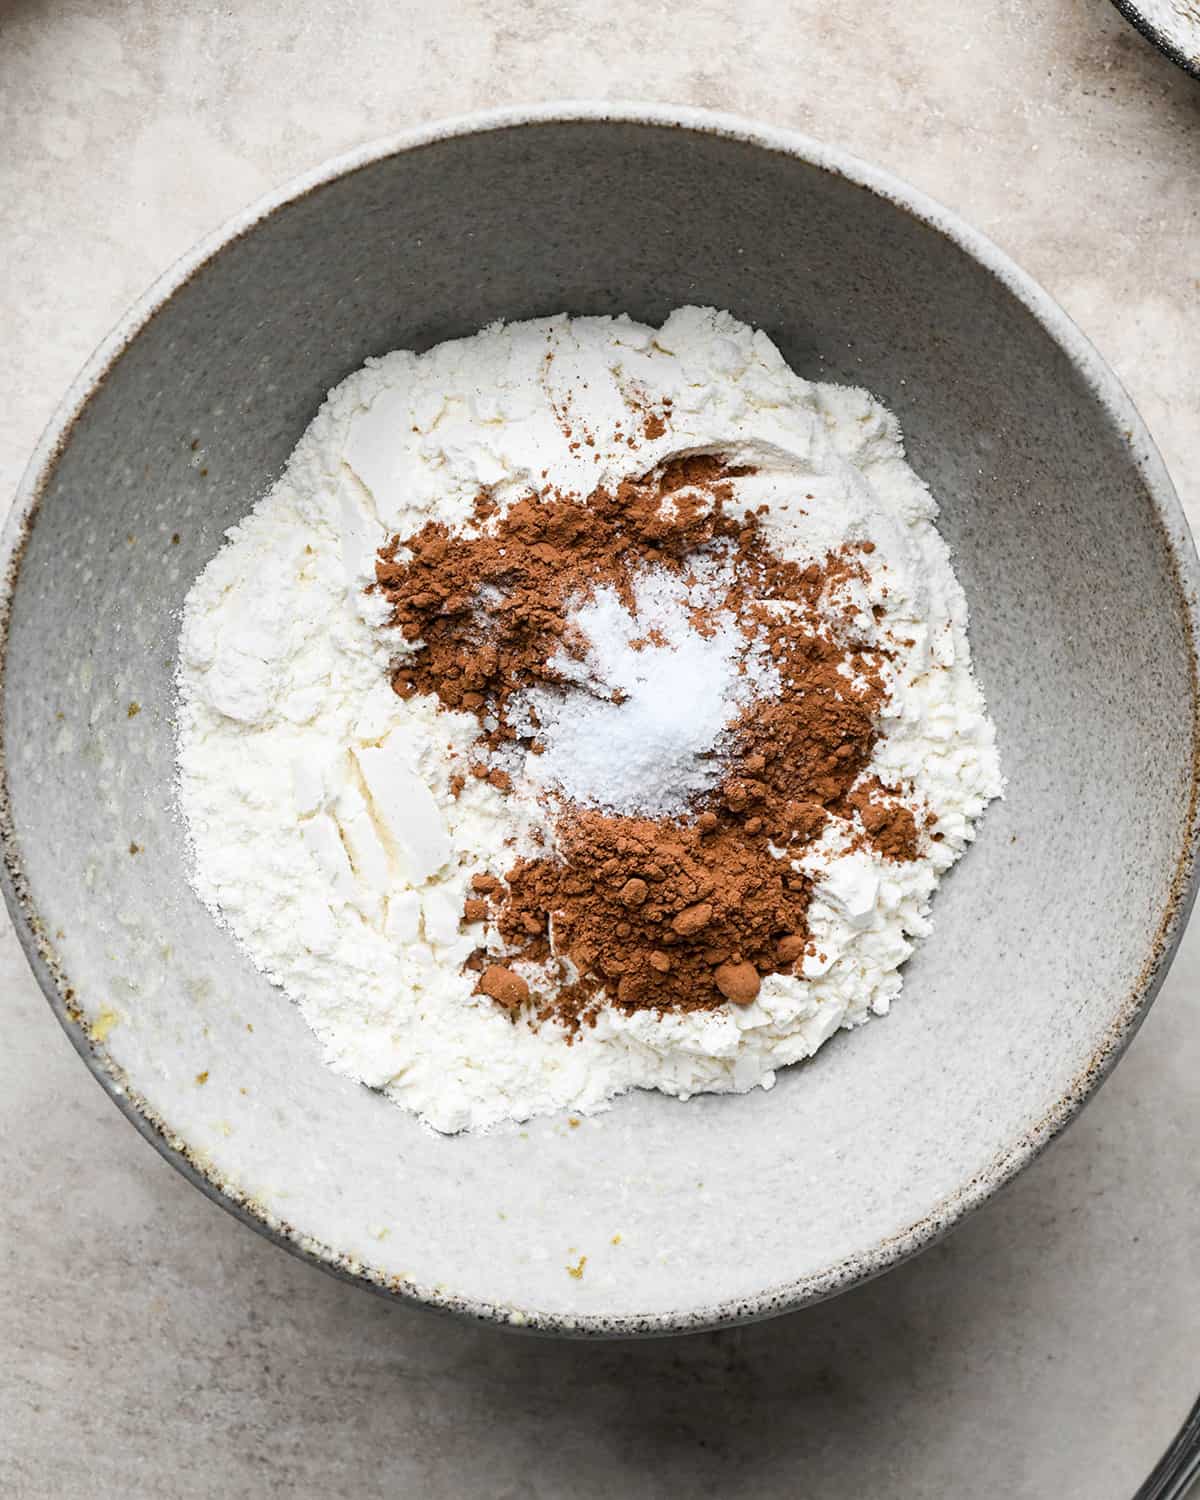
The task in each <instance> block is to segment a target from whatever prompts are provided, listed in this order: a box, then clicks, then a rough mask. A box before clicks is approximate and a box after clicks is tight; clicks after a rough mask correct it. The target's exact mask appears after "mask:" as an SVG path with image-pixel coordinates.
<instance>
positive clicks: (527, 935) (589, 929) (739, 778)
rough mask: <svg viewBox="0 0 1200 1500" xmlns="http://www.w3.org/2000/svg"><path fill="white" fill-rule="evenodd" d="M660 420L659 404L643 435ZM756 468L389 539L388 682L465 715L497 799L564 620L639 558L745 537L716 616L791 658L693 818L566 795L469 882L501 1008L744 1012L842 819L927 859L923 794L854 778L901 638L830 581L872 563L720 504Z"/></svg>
mask: <svg viewBox="0 0 1200 1500" xmlns="http://www.w3.org/2000/svg"><path fill="white" fill-rule="evenodd" d="M653 420H654V417H653V415H652V414H649V413H648V414H647V417H646V425H647V428H648V427H649V425H650V424H651V423H652V421H653ZM744 472H746V471H745V470H737V469H731V468H728V467H727V466H726V465H725V464H724V463H723V462H722V460H721V459H720V458H719V457H716V456H712V455H703V456H699V457H692V458H687V459H683V460H677V461H674V462H672V463H669V464H667V465H666V466H665V467H663V468H661V469H659V470H656V471H654V472H652V473H651V474H650V475H647V476H644V477H643V478H641V479H637V480H630V481H626V482H625V483H623V484H621V485H620V486H619V487H618V488H617V489H616V490H615V491H612V492H609V491H607V490H604V489H598V490H596V491H595V492H594V493H593V494H591V495H590V496H588V497H587V498H586V500H581V499H580V498H579V497H577V496H573V495H564V494H561V493H558V492H556V491H551V490H548V491H545V492H543V493H542V494H531V495H529V496H528V497H526V498H524V499H521V500H518V501H516V502H515V503H513V504H512V505H511V506H510V507H509V509H508V510H507V511H506V512H504V513H503V514H502V515H500V514H497V512H496V507H495V505H494V503H493V502H492V501H491V498H490V497H489V496H487V495H482V496H481V497H480V499H479V502H478V503H477V505H476V510H475V525H474V529H473V530H472V531H471V532H469V533H468V534H467V535H461V536H459V535H456V536H452V535H451V533H450V532H449V530H448V529H447V528H446V527H445V526H444V525H443V524H441V523H439V522H429V523H427V524H426V525H425V526H424V527H423V528H422V529H421V530H420V531H419V532H417V533H416V534H415V535H414V536H411V537H408V538H406V539H404V541H403V542H401V540H400V539H399V538H394V539H393V540H392V541H391V542H390V543H389V544H388V546H387V547H386V548H384V549H383V551H382V552H381V553H380V557H379V560H378V563H377V567H376V584H375V588H376V589H377V590H378V591H379V592H380V593H382V595H383V596H384V597H385V599H386V600H387V602H388V604H389V605H390V606H391V618H390V623H391V624H393V625H394V626H396V627H398V629H399V630H400V632H401V634H402V635H403V637H404V639H405V640H406V641H408V642H410V643H411V644H412V646H413V647H414V648H415V649H414V650H412V651H411V652H410V653H408V654H406V655H405V656H404V657H403V658H402V659H401V660H400V661H399V662H398V663H397V666H396V669H395V673H394V676H393V687H394V689H395V691H396V692H397V693H398V694H399V695H400V696H401V697H405V698H407V697H410V696H412V695H414V694H417V693H432V694H435V695H436V696H437V698H438V700H439V701H440V702H441V703H442V704H443V705H444V706H445V707H447V708H451V709H455V710H459V711H465V712H468V713H471V714H473V715H474V716H475V718H476V719H477V721H478V723H479V733H478V739H477V742H476V747H475V751H474V752H473V754H474V757H475V758H474V760H473V762H472V765H471V771H472V774H474V775H476V776H478V777H480V778H483V779H486V780H487V781H488V782H489V783H490V784H491V785H492V786H494V787H496V788H497V789H498V790H500V791H501V792H504V793H508V792H509V791H510V790H511V787H512V776H513V774H515V773H516V772H517V771H518V770H519V767H520V764H521V763H522V760H523V757H524V755H525V753H527V752H532V753H537V752H538V750H539V748H540V746H539V743H538V741H537V738H536V728H537V726H536V724H535V725H534V726H533V729H534V732H533V733H531V732H530V727H529V725H528V723H522V722H520V721H519V716H517V715H516V714H515V713H514V712H513V709H514V700H515V698H516V697H517V695H518V694H519V693H521V692H522V691H523V690H527V689H529V688H531V687H535V686H539V685H542V686H544V685H546V684H551V685H557V686H560V687H562V688H563V689H564V690H565V689H566V688H567V687H568V686H569V684H568V683H567V682H566V681H565V680H564V679H563V677H562V675H561V671H560V669H559V668H556V667H555V666H554V664H553V663H554V660H555V658H556V657H557V658H558V659H559V660H560V662H561V659H562V658H561V656H560V655H559V653H560V652H564V651H565V652H566V653H567V654H568V655H570V654H571V653H575V654H576V655H578V654H579V652H580V650H581V646H580V642H579V641H578V640H577V639H576V638H575V635H574V632H573V627H572V625H571V612H572V609H573V608H577V607H578V604H579V602H580V600H586V599H588V598H590V597H591V596H592V595H594V592H595V590H596V589H597V588H599V587H601V586H607V587H611V588H612V589H614V590H615V591H616V592H617V594H618V597H620V598H621V600H622V602H623V603H626V604H627V606H628V607H630V608H631V610H632V602H633V579H634V577H635V575H636V574H637V573H638V572H639V570H644V569H646V568H660V569H664V570H667V571H668V572H673V573H675V574H677V575H679V576H681V577H682V578H683V579H684V580H685V581H687V580H688V578H689V570H690V569H691V568H692V567H694V566H695V562H696V559H698V558H699V557H702V556H704V555H706V553H711V549H712V548H713V547H714V546H716V545H720V546H724V547H726V548H732V549H733V552H734V556H735V559H736V565H737V566H736V570H735V573H734V575H733V576H734V578H735V582H734V583H733V584H731V585H730V587H729V588H728V591H727V594H726V597H725V598H724V599H723V600H722V602H721V606H720V608H721V611H722V613H723V615H725V616H726V617H729V616H731V617H732V618H733V619H735V620H736V621H737V623H738V626H739V628H740V629H741V631H742V633H743V634H744V636H745V637H746V639H747V641H754V642H756V643H758V644H759V645H761V646H763V647H765V648H766V650H767V651H768V652H769V653H770V658H771V660H772V661H773V662H774V664H775V667H776V669H777V672H778V678H779V683H780V687H779V690H778V692H777V693H776V694H775V695H774V696H771V697H762V698H759V699H758V700H756V701H755V702H754V703H753V704H752V705H751V707H750V708H748V709H746V710H744V711H743V712H742V714H741V716H740V718H738V719H737V720H736V721H735V722H734V723H733V724H732V725H731V727H730V729H729V731H728V733H727V735H726V741H727V743H725V744H724V745H723V747H722V749H721V752H720V753H721V755H722V757H723V773H722V775H721V779H720V780H719V782H718V784H717V785H716V786H715V787H713V788H712V790H711V792H709V793H706V794H703V795H701V796H699V797H697V799H696V800H695V805H693V806H690V807H689V808H688V811H687V812H686V813H685V814H683V815H681V816H677V817H658V818H652V817H636V816H628V815H619V814H616V813H612V812H606V811H604V810H603V809H600V808H591V807H582V806H577V805H575V804H571V803H569V802H563V803H562V804H561V805H558V806H557V807H556V826H555V836H554V842H553V847H552V848H550V849H548V850H547V851H546V852H545V853H543V854H541V855H539V856H537V857H527V858H523V859H518V860H517V861H516V862H515V863H514V864H513V866H512V867H511V868H510V869H509V870H507V871H506V872H505V874H504V876H503V878H499V877H497V876H496V875H494V874H492V873H491V872H481V873H477V874H476V875H474V876H473V877H472V881H471V886H472V890H473V892H474V895H473V897H472V898H471V899H468V900H467V902H466V903H465V906H464V911H463V919H464V921H465V922H468V923H470V922H483V921H487V922H488V923H489V931H491V932H492V933H493V938H492V939H490V940H489V943H488V948H487V953H486V955H485V953H484V952H483V951H481V950H476V953H475V954H473V955H472V958H471V959H469V960H468V965H467V967H468V968H469V969H473V970H475V971H476V972H477V973H478V975H479V978H478V989H479V991H480V993H482V994H483V995H485V996H487V997H488V998H490V999H491V1000H493V1001H494V1002H495V1003H496V1004H497V1005H499V1006H501V1007H502V1008H503V1009H504V1010H506V1011H507V1012H508V1013H509V1014H510V1015H513V1016H515V1015H516V1014H517V1013H518V1012H520V1011H522V1010H525V1011H526V1012H527V1013H528V1014H529V1015H530V1016H531V1018H532V1019H534V1020H535V1021H537V1020H548V1019H555V1020H558V1021H561V1022H563V1023H565V1024H566V1025H567V1026H568V1027H569V1028H575V1027H578V1026H580V1025H588V1024H593V1023H594V1021H595V1018H596V1014H597V1012H598V1009H599V1006H600V1005H601V1004H604V1003H609V1004H613V1005H615V1006H616V1007H618V1008H619V1009H621V1010H624V1011H627V1012H632V1011H636V1010H643V1009H649V1010H654V1011H658V1012H665V1011H668V1010H670V1011H682V1012H687V1011H694V1010H703V1009H711V1008H713V1007H716V1006H720V1005H723V1004H726V1003H732V1004H734V1005H748V1004H751V1003H752V1002H753V1001H754V999H755V998H756V996H757V995H758V992H759V989H760V985H761V981H762V976H764V975H766V974H771V973H780V972H782V973H790V972H792V971H793V968H794V966H796V965H798V964H800V963H802V961H803V958H804V955H805V952H806V951H807V950H808V949H809V947H810V946H811V945H810V941H809V934H808V925H807V910H808V904H809V900H810V898H811V883H810V881H809V880H808V879H807V878H806V877H805V876H804V875H803V874H802V873H800V872H798V871H797V870H796V868H795V862H796V861H798V860H799V859H800V858H801V857H802V856H803V855H804V852H805V850H806V849H807V847H808V846H809V845H810V844H811V843H812V841H813V840H814V839H817V838H819V837H820V836H821V834H822V833H823V832H824V830H825V828H826V826H827V825H828V823H829V820H830V818H831V817H835V818H838V819H841V820H843V821H844V824H845V826H846V827H847V828H848V829H849V830H850V833H851V837H852V840H854V841H857V842H859V843H861V844H864V845H868V846H870V847H873V848H874V849H876V850H877V851H878V853H879V854H880V855H882V856H883V857H884V858H886V859H891V860H911V859H915V858H917V857H918V855H919V852H920V847H921V842H922V839H923V837H924V830H923V827H922V823H921V820H920V818H919V816H918V814H917V813H916V812H915V811H914V809H913V806H912V796H911V790H910V789H907V788H888V787H886V786H884V785H882V783H880V782H879V781H878V780H877V779H874V778H872V779H870V780H868V779H866V778H865V777H864V772H865V770H866V767H867V766H868V765H869V763H870V760H871V756H872V752H873V749H874V746H875V741H876V738H877V734H878V729H877V725H878V721H879V713H880V709H881V708H882V706H883V704H884V702H885V699H886V696H887V692H886V688H885V682H884V673H883V668H884V666H885V663H886V659H887V655H888V651H887V648H886V646H883V645H881V644H880V643H879V642H878V641H876V640H875V639H874V637H873V635H872V637H871V638H870V639H868V638H866V637H864V636H863V635H862V634H861V633H860V632H861V626H860V623H859V617H858V615H857V612H856V610H855V609H854V608H853V607H851V606H850V605H849V604H843V603H842V602H840V600H841V595H840V593H839V590H840V588H841V586H842V585H843V584H846V583H848V582H851V581H853V580H860V579H863V578H864V577H865V570H864V564H863V561H862V556H863V554H866V553H869V551H870V550H872V548H871V544H870V543H869V542H864V543H857V544H847V545H846V546H844V547H842V548H841V549H840V550H839V551H837V552H835V553H831V554H830V555H828V556H827V557H826V558H825V559H824V560H823V561H822V562H821V563H819V564H818V563H807V564H800V563H796V562H791V561H786V560H782V559H780V558H778V557H777V556H775V555H774V554H773V553H772V552H771V550H770V548H769V547H768V545H767V543H766V540H765V538H764V535H763V532H762V529H761V526H760V522H759V518H758V516H757V515H754V514H750V515H746V514H735V513H733V512H732V509H731V507H730V502H731V501H732V499H733V496H734V490H733V481H734V480H735V479H736V478H737V477H739V476H740V474H742V473H744ZM781 606H783V607H781ZM874 623H875V622H874V621H872V622H871V625H872V628H873V627H874ZM692 626H693V628H694V629H696V630H697V631H699V632H700V633H701V634H704V633H706V632H712V631H713V630H715V628H716V620H715V616H714V613H713V607H712V606H711V604H710V605H709V606H708V607H706V608H699V607H698V608H697V609H695V610H694V611H693V619H692ZM654 644H656V645H658V644H660V643H659V642H657V641H655V642H654ZM635 645H638V646H641V645H644V642H637V643H635ZM485 897H486V898H487V899H483V898H485ZM497 939H498V944H497V941H496V940H497ZM497 953H500V954H501V955H502V957H503V960H504V961H503V962H497V961H495V956H496V955H497ZM533 965H538V966H541V968H540V973H541V974H543V975H544V976H546V977H545V979H544V980H535V981H534V983H533V985H532V987H531V984H530V982H529V980H527V979H526V978H524V977H522V974H521V973H518V972H517V969H518V968H522V969H523V970H524V973H525V974H529V975H531V976H532V975H533V974H534V973H537V972H539V971H538V970H535V969H533V968H532V967H530V966H533Z"/></svg>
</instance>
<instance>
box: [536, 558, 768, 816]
mask: <svg viewBox="0 0 1200 1500" xmlns="http://www.w3.org/2000/svg"><path fill="white" fill-rule="evenodd" d="M732 582H733V569H732V566H731V564H730V562H729V561H728V559H727V558H725V557H722V556H721V555H720V553H719V552H714V554H713V555H711V556H709V557H707V558H701V559H699V560H697V561H696V563H695V565H694V566H693V568H692V572H691V574H690V576H689V577H688V578H684V577H682V576H680V575H679V574H676V573H671V572H668V571H667V570H666V569H665V568H661V567H660V568H647V569H645V570H643V571H642V572H641V573H640V574H638V575H637V576H636V577H635V579H634V580H633V596H634V609H633V610H630V609H629V608H628V606H627V605H626V604H625V603H624V602H623V601H622V600H621V598H620V596H619V595H618V593H617V591H616V589H614V588H613V587H611V586H610V585H606V586H604V587H602V588H599V589H597V590H596V591H595V593H594V594H593V595H592V597H591V598H589V599H588V600H587V601H585V602H581V603H580V604H579V606H578V607H577V608H576V609H575V610H574V611H573V613H572V616H571V623H572V624H573V626H574V627H575V631H576V632H577V633H578V638H579V639H581V641H582V642H585V643H586V649H585V650H584V651H583V653H582V654H581V655H578V656H570V655H568V654H567V653H566V652H565V651H562V650H560V651H559V652H558V653H557V654H556V655H555V656H554V657H552V658H551V660H550V661H549V662H548V663H547V665H548V666H549V667H550V668H551V669H552V670H553V671H554V672H555V673H556V674H557V675H558V677H559V678H560V679H561V681H562V684H563V685H562V686H555V687H549V688H545V687H539V688H536V689H533V690H531V691H530V692H529V693H527V694H526V695H525V702H524V703H523V704H522V705H521V707H522V708H523V709H524V714H522V715H521V717H522V718H526V717H527V725H528V726H532V725H534V724H536V725H537V726H538V727H537V730H536V733H537V738H538V739H539V741H540V742H541V745H542V746H543V747H544V748H543V751H542V753H541V754H540V755H531V756H530V757H529V760H528V764H527V766H526V774H527V775H528V776H529V778H530V780H531V781H533V782H534V783H535V784H536V785H538V786H540V787H542V788H544V789H546V790H548V791H553V792H557V793H558V794H560V795H561V796H563V797H566V798H568V799H570V800H571V801H573V802H576V803H579V804H581V805H583V806H589V807H597V808H602V809H604V810H605V811H607V812H615V813H622V814H625V815H629V816H642V817H663V816H668V815H678V814H680V813H683V812H685V811H686V809H687V807H688V804H689V803H691V802H692V801H693V799H694V798H696V797H697V796H698V795H699V794H700V793H702V792H705V791H708V790H709V789H710V788H712V787H713V786H715V785H716V784H717V783H718V782H719V781H720V779H721V777H722V775H723V771H724V766H723V759H724V756H723V751H724V749H725V748H726V742H727V741H728V739H729V734H728V731H729V729H730V727H731V725H732V724H733V723H734V721H735V720H736V719H737V718H738V717H739V715H740V714H741V713H742V712H743V711H744V710H745V708H746V707H747V705H748V704H749V703H750V702H752V701H753V700H754V699H755V698H761V697H769V696H772V695H774V694H776V693H778V691H779V677H778V673H777V672H776V670H775V668H774V667H773V666H772V665H771V662H770V659H769V657H768V655H767V653H766V652H765V650H764V648H763V647H762V645H761V644H760V643H758V642H757V641H754V640H747V638H746V636H745V634H744V633H743V631H742V629H741V628H740V626H739V624H738V622H737V620H736V619H735V618H734V616H733V614H732V613H731V612H730V611H729V610H722V609H720V608H719V607H717V606H718V601H719V600H720V599H721V598H722V596H723V595H724V594H725V592H726V590H727V589H728V588H729V586H730V585H731V583H732ZM697 610H701V611H703V612H704V625H705V629H704V632H702V631H701V630H699V629H697V626H696V623H695V612H696V611H697ZM530 710H532V713H530V712H529V711H530ZM522 727H523V728H525V727H526V725H522Z"/></svg>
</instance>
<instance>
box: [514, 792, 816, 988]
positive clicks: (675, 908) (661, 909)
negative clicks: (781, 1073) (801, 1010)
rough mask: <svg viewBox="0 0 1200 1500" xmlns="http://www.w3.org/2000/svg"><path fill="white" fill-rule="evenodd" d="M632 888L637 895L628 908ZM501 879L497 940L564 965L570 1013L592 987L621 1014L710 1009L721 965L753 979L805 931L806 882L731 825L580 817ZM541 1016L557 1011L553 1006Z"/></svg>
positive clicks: (762, 842) (762, 841) (776, 963)
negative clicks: (572, 978) (571, 972)
mask: <svg viewBox="0 0 1200 1500" xmlns="http://www.w3.org/2000/svg"><path fill="white" fill-rule="evenodd" d="M634 881H636V882H639V884H641V885H644V886H645V891H646V894H645V897H644V899H643V900H641V901H639V902H636V903H634V904H632V905H630V904H629V903H628V902H627V900H626V892H627V890H628V887H629V885H630V884H631V882H634ZM506 883H507V887H508V889H507V893H506V895H505V896H504V897H503V898H502V899H501V901H500V907H499V927H500V934H501V936H502V937H503V938H504V940H505V942H506V944H507V945H508V947H509V951H510V952H511V953H513V954H516V955H518V956H520V957H522V958H528V959H533V960H544V959H545V958H547V957H548V956H549V955H550V954H551V952H553V953H554V955H555V956H557V957H558V958H560V959H561V958H569V959H570V960H571V962H572V964H573V965H574V966H575V969H576V970H577V971H578V976H579V977H578V981H577V983H576V985H575V987H574V989H573V991H572V993H571V995H570V1000H569V1009H570V1011H571V1013H572V1017H578V1016H579V1015H581V1014H582V1013H584V1012H585V1011H586V1009H587V1007H588V1005H589V1003H591V1002H594V1001H595V1000H596V999H597V998H598V997H599V995H600V992H601V991H604V993H605V996H606V998H608V999H609V1000H610V1001H612V1003H614V1004H615V1005H617V1006H618V1007H620V1008H621V1009H623V1010H629V1011H632V1010H642V1009H654V1010H666V1009H670V1010H676V1011H692V1010H705V1009H711V1008H712V1007H713V1006H715V1005H720V1004H722V1003H723V1001H724V999H725V998H726V997H725V995H723V994H722V992H721V989H720V988H719V978H718V971H719V970H720V969H721V967H722V966H723V965H725V966H729V965H733V966H738V965H743V964H750V965H752V966H753V969H754V971H755V973H759V974H769V973H771V972H773V971H775V970H777V969H782V968H790V962H789V963H781V962H780V960H779V956H778V950H779V944H780V942H781V940H783V939H785V938H789V937H790V938H795V939H798V940H801V942H802V940H803V939H804V938H805V936H806V934H807V925H806V921H805V911H806V909H807V906H808V900H809V888H808V882H807V881H804V880H802V879H797V877H795V876H794V875H793V873H792V870H791V868H790V866H789V864H788V863H787V861H785V860H781V859H777V858H776V857H775V856H774V855H773V854H771V852H770V850H769V847H768V840H767V839H766V838H765V837H763V836H759V837H754V836H752V835H748V834H747V833H746V832H745V830H744V828H742V827H741V826H740V825H739V824H738V823H737V822H735V821H726V822H723V823H722V824H720V825H719V826H718V828H717V829H716V830H715V831H714V832H712V833H702V832H701V831H700V829H699V828H698V827H697V826H696V825H695V824H691V825H688V824H679V823H669V822H665V821H664V820H660V819H653V818H630V817H618V816H614V815H611V814H607V813H602V812H596V811H590V810H588V811H580V812H577V813H575V814H574V815H573V816H571V817H569V818H568V819H566V820H564V823H563V825H562V826H561V827H560V829H559V835H558V850H557V852H556V856H555V857H553V858H545V859H535V860H522V861H519V862H518V863H517V864H516V865H515V866H514V867H513V869H512V870H510V871H509V873H508V876H507V881H506ZM681 916H683V917H685V918H687V917H691V918H692V920H690V921H689V920H686V919H685V920H684V921H678V920H677V919H678V918H679V917H681ZM697 916H698V918H699V920H695V918H696V917H697ZM530 917H532V918H534V919H535V921H536V924H537V928H538V930H537V932H536V933H531V932H530V931H529V926H530V925H532V924H531V923H529V921H528V919H529V918H530ZM551 936H552V937H553V943H551V941H550V940H551ZM743 978H744V976H743ZM740 993H741V994H742V995H743V1003H745V1002H747V1001H749V1000H751V999H753V998H754V993H757V984H755V985H754V987H753V992H751V993H746V992H745V986H744V984H743V987H742V989H741V990H740ZM548 1010H549V1013H555V1012H556V1007H555V1005H554V1004H553V1002H551V1004H550V1005H549V1008H548ZM558 1013H561V1009H559V1012H558Z"/></svg>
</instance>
